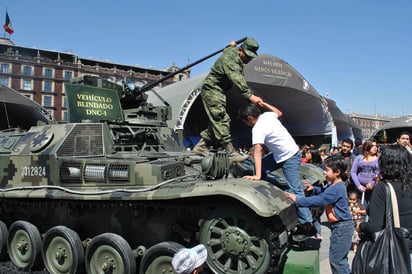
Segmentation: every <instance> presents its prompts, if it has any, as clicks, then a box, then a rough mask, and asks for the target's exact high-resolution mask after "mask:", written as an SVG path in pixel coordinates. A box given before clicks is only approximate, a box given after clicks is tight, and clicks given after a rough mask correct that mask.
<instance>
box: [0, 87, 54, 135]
mask: <svg viewBox="0 0 412 274" xmlns="http://www.w3.org/2000/svg"><path fill="white" fill-rule="evenodd" d="M51 121H52V120H51V118H50V117H49V115H48V113H47V111H46V110H45V109H44V108H42V107H41V106H40V105H39V104H37V103H36V102H34V101H33V100H31V99H30V98H27V97H26V96H24V95H22V94H20V93H19V92H17V91H15V90H14V89H11V88H8V87H6V86H3V85H0V130H4V129H9V128H21V129H25V130H27V129H29V128H30V127H31V126H36V125H40V124H49V123H50V122H51Z"/></svg>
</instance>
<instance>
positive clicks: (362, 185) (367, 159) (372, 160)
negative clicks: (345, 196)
mask: <svg viewBox="0 0 412 274" xmlns="http://www.w3.org/2000/svg"><path fill="white" fill-rule="evenodd" d="M350 176H351V179H352V180H353V182H354V183H355V186H356V189H357V190H358V192H359V194H360V195H359V196H362V197H364V205H365V207H366V206H367V204H368V202H369V200H370V197H371V194H372V190H373V188H374V186H375V184H376V182H377V181H378V180H379V178H380V170H379V163H378V145H377V143H376V141H375V140H367V141H365V142H364V143H363V147H362V155H358V156H356V158H355V160H354V161H353V164H352V168H351V172H350Z"/></svg>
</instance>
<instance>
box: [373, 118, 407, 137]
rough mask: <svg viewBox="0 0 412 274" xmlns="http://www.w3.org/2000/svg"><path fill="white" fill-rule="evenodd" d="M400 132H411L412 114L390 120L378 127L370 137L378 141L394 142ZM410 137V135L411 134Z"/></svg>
mask: <svg viewBox="0 0 412 274" xmlns="http://www.w3.org/2000/svg"><path fill="white" fill-rule="evenodd" d="M401 132H409V134H410V135H411V134H412V115H406V116H402V117H399V118H396V119H394V120H392V121H391V122H389V123H387V124H385V125H383V126H382V127H380V128H379V129H378V130H377V131H376V132H375V133H373V134H372V138H374V139H376V140H377V141H378V142H379V143H388V144H391V143H394V142H396V139H397V138H398V136H399V134H400V133H401ZM411 137H412V136H411Z"/></svg>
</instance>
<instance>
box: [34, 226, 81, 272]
mask: <svg viewBox="0 0 412 274" xmlns="http://www.w3.org/2000/svg"><path fill="white" fill-rule="evenodd" d="M42 257H43V262H44V265H45V267H46V268H47V270H48V271H49V272H50V273H56V274H62V273H70V274H71V273H77V271H78V269H82V267H83V261H84V250H83V245H82V242H81V240H80V238H79V235H77V233H76V232H75V231H73V230H71V229H70V228H67V227H65V226H55V227H52V228H50V229H49V230H48V231H47V232H46V234H45V235H44V239H43V252H42Z"/></svg>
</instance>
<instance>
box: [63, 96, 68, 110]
mask: <svg viewBox="0 0 412 274" xmlns="http://www.w3.org/2000/svg"><path fill="white" fill-rule="evenodd" d="M62 100H63V104H62V107H63V108H67V97H62Z"/></svg>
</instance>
